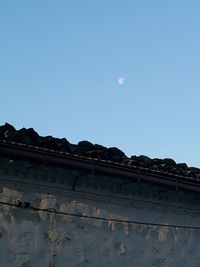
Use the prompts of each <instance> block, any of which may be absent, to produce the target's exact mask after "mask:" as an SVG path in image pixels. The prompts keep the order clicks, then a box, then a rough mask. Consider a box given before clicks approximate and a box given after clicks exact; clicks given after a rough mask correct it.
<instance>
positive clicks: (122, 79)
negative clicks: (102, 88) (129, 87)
mask: <svg viewBox="0 0 200 267" xmlns="http://www.w3.org/2000/svg"><path fill="white" fill-rule="evenodd" d="M117 83H118V84H119V85H123V84H124V77H119V78H118V80H117Z"/></svg>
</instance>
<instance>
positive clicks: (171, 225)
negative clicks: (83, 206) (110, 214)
mask: <svg viewBox="0 0 200 267" xmlns="http://www.w3.org/2000/svg"><path fill="white" fill-rule="evenodd" d="M22 203H23V202H22ZM24 203H26V202H24ZM0 204H1V205H7V206H11V207H16V208H21V209H24V210H27V211H41V212H48V213H54V214H60V215H65V216H71V217H78V218H84V219H91V220H101V221H108V222H115V223H122V224H124V223H127V224H138V225H148V226H156V227H168V228H180V229H188V230H200V226H187V225H177V224H161V223H153V222H142V221H136V220H121V219H114V218H105V217H99V216H91V215H84V214H79V213H69V212H61V211H57V210H54V209H41V208H35V207H32V206H29V207H28V208H25V207H22V206H18V204H14V203H9V202H3V201H0Z"/></svg>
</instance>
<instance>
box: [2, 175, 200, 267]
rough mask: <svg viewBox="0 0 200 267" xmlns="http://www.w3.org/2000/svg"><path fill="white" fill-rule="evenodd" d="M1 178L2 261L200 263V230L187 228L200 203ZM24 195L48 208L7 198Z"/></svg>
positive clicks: (40, 264) (141, 265)
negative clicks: (194, 204)
mask: <svg viewBox="0 0 200 267" xmlns="http://www.w3.org/2000/svg"><path fill="white" fill-rule="evenodd" d="M0 178H1V179H0V201H1V204H0V266H1V267H7V266H9V267H18V266H19V267H36V266H37V267H67V266H72V267H87V266H88V267H91V266H92V267H94V266H95V267H102V266H114V267H118V266H119V267H121V266H127V267H128V266H130V267H146V266H153V267H164V266H172V267H173V266H174V267H178V266H181V267H188V266H192V267H200V250H199V247H200V230H198V229H187V228H186V229H185V228H184V226H190V227H196V226H199V225H200V224H199V221H200V214H199V209H198V207H196V208H192V206H191V205H185V204H184V205H183V204H181V203H173V202H171V204H170V202H169V201H168V202H167V201H166V200H160V201H158V200H154V201H152V199H150V198H149V197H148V198H146V200H145V201H144V198H141V197H138V196H134V197H131V196H129V197H127V196H126V197H125V196H124V197H123V198H122V196H121V195H120V197H119V195H118V196H117V195H115V194H110V195H108V194H107V195H105V194H104V195H103V194H100V193H99V192H96V193H94V191H93V192H92V193H90V192H91V190H86V189H85V190H83V189H82V191H81V190H77V192H72V191H71V190H69V189H66V190H64V191H63V190H61V188H60V189H55V188H57V187H56V185H54V186H53V185H51V189H49V188H48V190H43V189H42V188H43V187H39V186H38V185H37V184H34V185H33V184H31V185H29V186H28V185H23V183H22V184H17V183H16V180H15V178H14V176H12V175H11V176H10V175H8V174H5V173H4V174H1V175H0ZM88 179H89V178H88ZM94 179H95V178H94ZM17 180H18V179H17ZM96 183H98V181H96ZM79 189H80V188H79ZM47 191H48V192H47ZM59 192H60V193H59ZM17 200H20V201H26V202H30V203H31V206H32V207H35V208H39V209H41V210H32V209H30V208H28V209H24V208H21V207H15V206H13V205H11V206H10V205H6V204H3V203H10V204H14V203H16V201H17ZM53 211H57V212H58V213H56V212H53ZM59 212H60V213H73V214H79V215H87V216H95V217H101V218H106V220H99V219H89V218H83V217H74V216H68V215H66V214H59ZM112 219H117V220H126V221H130V223H127V222H126V223H124V222H113V221H112ZM133 221H134V222H133ZM140 222H146V223H147V224H141V223H140ZM149 223H150V224H149ZM151 223H157V224H169V225H172V224H175V225H177V227H168V226H159V225H157V226H155V225H151Z"/></svg>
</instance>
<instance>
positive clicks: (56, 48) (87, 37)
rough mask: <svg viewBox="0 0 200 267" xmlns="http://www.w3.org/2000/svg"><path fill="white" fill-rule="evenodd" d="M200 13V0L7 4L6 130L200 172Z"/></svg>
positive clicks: (1, 88) (1, 53)
mask: <svg viewBox="0 0 200 267" xmlns="http://www.w3.org/2000/svg"><path fill="white" fill-rule="evenodd" d="M199 14H200V1H199V0H196V1H194V0H190V1H188V0H187V1H186V0H175V1H174V0H168V1H160V0H157V1H155V0H152V1H149V0H137V1H135V0H98V1H97V0H85V1H83V0H57V1H55V0H42V1H41V0H34V1H33V0H32V1H27V0H18V1H16V0H15V1H14V0H1V1H0V93H1V104H0V124H4V123H5V122H6V121H7V122H9V123H11V124H13V125H14V126H15V127H16V128H17V129H19V128H21V127H33V128H34V129H35V130H36V131H38V132H39V134H40V135H53V136H55V137H66V138H67V139H68V140H69V141H70V142H72V143H77V142H78V141H80V140H89V141H91V142H94V143H99V144H102V145H105V146H117V147H118V148H120V149H122V150H123V151H124V152H125V153H126V154H127V155H140V154H143V155H147V156H149V157H159V158H164V157H171V158H174V159H175V160H176V161H177V162H186V163H188V165H190V166H191V165H193V166H199V167H200V120H199V118H200V16H199ZM120 76H122V77H124V79H125V83H124V84H123V85H118V84H117V79H118V78H119V77H120Z"/></svg>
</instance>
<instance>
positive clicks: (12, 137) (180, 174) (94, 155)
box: [0, 123, 200, 187]
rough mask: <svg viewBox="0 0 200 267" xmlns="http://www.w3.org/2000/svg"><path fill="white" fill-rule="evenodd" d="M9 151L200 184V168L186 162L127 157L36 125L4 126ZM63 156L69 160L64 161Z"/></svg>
mask: <svg viewBox="0 0 200 267" xmlns="http://www.w3.org/2000/svg"><path fill="white" fill-rule="evenodd" d="M22 150H23V153H22ZM6 151H7V152H9V151H10V152H9V153H11V154H13V153H14V154H17V155H19V154H20V153H21V154H23V155H26V156H29V157H33V156H34V157H35V156H37V157H39V154H40V159H42V158H41V157H42V156H43V155H44V153H43V152H44V151H45V153H47V154H48V155H49V160H51V162H54V163H55V162H56V163H58V162H60V163H67V162H68V164H72V165H73V164H74V166H77V167H78V166H79V167H80V166H82V167H83V166H84V167H85V168H91V162H92V164H94V163H95V165H96V170H97V169H98V170H99V171H100V170H101V171H104V172H109V171H110V173H113V174H120V173H121V174H122V176H127V177H129V178H130V176H131V175H132V173H133V172H135V174H136V176H137V175H138V171H140V173H141V174H142V173H143V174H144V175H146V176H143V178H144V179H146V178H147V175H151V176H152V175H153V176H152V177H156V176H157V177H158V181H157V182H159V183H166V182H167V180H169V181H171V182H172V183H173V184H175V183H176V186H177V182H178V183H179V184H180V182H181V183H183V182H184V184H191V183H192V184H195V186H197V184H198V187H200V184H199V181H200V169H198V168H194V167H188V166H187V165H186V164H185V163H176V162H175V161H174V160H173V159H170V158H165V159H158V158H154V159H151V158H149V157H147V156H143V155H141V156H131V157H127V156H126V155H125V153H124V152H123V151H121V150H120V149H118V148H116V147H110V148H107V147H104V146H102V145H98V144H92V143H91V142H88V141H81V142H79V143H78V144H71V143H70V142H69V141H68V140H67V139H65V138H62V139H59V138H55V137H52V136H46V137H43V136H40V135H39V134H38V133H37V132H36V131H35V130H34V129H32V128H29V129H26V128H22V129H20V130H16V129H15V128H14V127H13V126H12V125H10V124H8V123H5V125H2V126H0V153H3V152H4V153H5V152H6ZM30 153H32V154H30ZM63 157H64V158H63ZM58 158H59V160H58ZM62 159H63V160H64V159H65V161H63V162H62ZM97 167H98V168H97ZM109 168H110V169H109ZM113 171H114V172H113ZM145 177H146V178H145ZM163 179H165V180H163ZM174 182H175V183H174Z"/></svg>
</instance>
